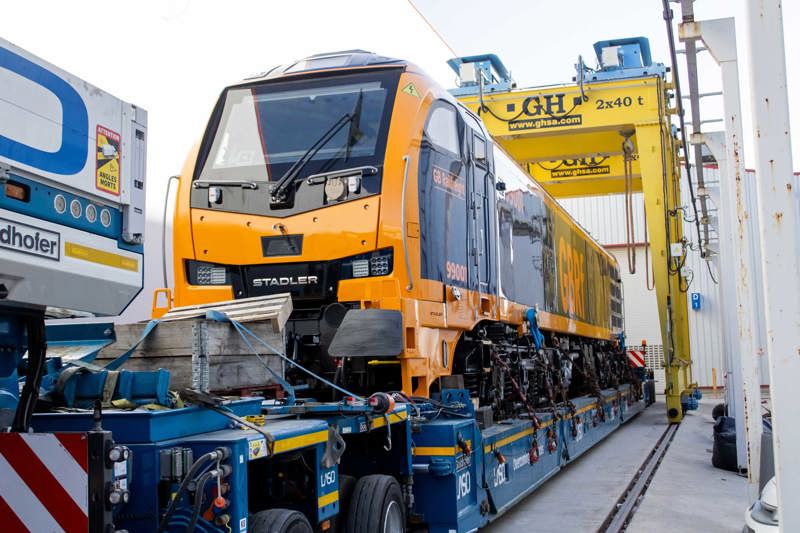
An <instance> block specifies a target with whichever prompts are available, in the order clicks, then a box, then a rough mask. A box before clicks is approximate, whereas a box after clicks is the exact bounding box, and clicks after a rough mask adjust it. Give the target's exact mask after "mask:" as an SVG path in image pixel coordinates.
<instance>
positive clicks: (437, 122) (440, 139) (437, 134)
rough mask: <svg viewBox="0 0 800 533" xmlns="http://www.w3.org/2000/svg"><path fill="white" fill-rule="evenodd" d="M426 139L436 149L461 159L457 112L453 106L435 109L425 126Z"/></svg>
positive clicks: (438, 106) (439, 106)
mask: <svg viewBox="0 0 800 533" xmlns="http://www.w3.org/2000/svg"><path fill="white" fill-rule="evenodd" d="M425 137H426V138H427V140H429V141H430V142H431V143H432V144H433V145H434V146H435V147H436V148H439V149H442V150H446V151H448V152H450V153H451V154H452V155H454V156H456V157H461V149H460V147H461V143H460V141H459V135H458V123H457V121H456V110H455V109H454V108H453V107H452V106H451V105H448V104H441V105H437V106H436V107H434V108H433V110H432V111H431V114H430V116H429V117H428V123H427V124H426V125H425Z"/></svg>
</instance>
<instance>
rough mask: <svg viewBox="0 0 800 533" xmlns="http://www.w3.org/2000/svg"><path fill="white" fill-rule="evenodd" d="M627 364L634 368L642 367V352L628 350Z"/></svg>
mask: <svg viewBox="0 0 800 533" xmlns="http://www.w3.org/2000/svg"><path fill="white" fill-rule="evenodd" d="M628 363H630V365H631V366H632V367H634V368H641V367H643V366H644V350H628Z"/></svg>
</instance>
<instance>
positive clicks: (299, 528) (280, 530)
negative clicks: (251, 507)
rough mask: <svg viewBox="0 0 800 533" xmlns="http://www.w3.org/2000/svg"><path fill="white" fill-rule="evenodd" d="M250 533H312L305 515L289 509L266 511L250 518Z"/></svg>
mask: <svg viewBox="0 0 800 533" xmlns="http://www.w3.org/2000/svg"><path fill="white" fill-rule="evenodd" d="M248 531H249V532H250V533H313V530H312V529H311V524H309V523H308V520H307V519H306V517H305V515H304V514H303V513H299V512H297V511H290V510H289V509H267V510H266V511H259V512H257V513H256V514H254V515H253V516H251V517H250V527H249V528H248Z"/></svg>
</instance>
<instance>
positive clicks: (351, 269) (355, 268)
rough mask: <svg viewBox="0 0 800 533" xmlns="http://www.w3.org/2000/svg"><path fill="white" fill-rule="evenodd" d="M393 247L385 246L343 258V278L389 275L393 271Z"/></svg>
mask: <svg viewBox="0 0 800 533" xmlns="http://www.w3.org/2000/svg"><path fill="white" fill-rule="evenodd" d="M392 255H393V254H392V249H391V248H383V249H381V250H376V251H374V252H370V253H367V254H361V255H356V256H354V257H348V258H347V259H343V260H342V271H341V276H342V279H349V278H350V279H351V278H366V277H369V276H387V275H389V274H391V272H392V259H393V257H392Z"/></svg>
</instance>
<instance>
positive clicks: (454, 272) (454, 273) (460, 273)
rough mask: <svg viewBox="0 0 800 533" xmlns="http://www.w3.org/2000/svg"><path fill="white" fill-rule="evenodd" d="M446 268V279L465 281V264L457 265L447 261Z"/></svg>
mask: <svg viewBox="0 0 800 533" xmlns="http://www.w3.org/2000/svg"><path fill="white" fill-rule="evenodd" d="M445 267H446V268H447V273H446V274H447V279H453V280H456V281H460V282H462V283H466V282H467V265H459V264H458V263H453V262H452V261H448V262H447V264H446V265H445Z"/></svg>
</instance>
